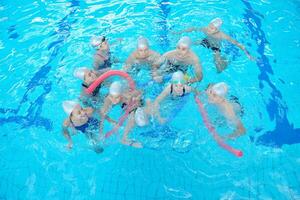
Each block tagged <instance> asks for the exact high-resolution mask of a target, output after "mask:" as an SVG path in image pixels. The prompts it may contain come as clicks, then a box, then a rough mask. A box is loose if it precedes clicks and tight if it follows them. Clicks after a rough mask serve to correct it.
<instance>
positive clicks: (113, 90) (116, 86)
mask: <svg viewBox="0 0 300 200" xmlns="http://www.w3.org/2000/svg"><path fill="white" fill-rule="evenodd" d="M121 92H122V84H121V82H120V81H114V82H113V83H112V84H111V85H110V87H109V94H110V95H113V96H116V95H120V94H121Z"/></svg>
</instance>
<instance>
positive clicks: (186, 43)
mask: <svg viewBox="0 0 300 200" xmlns="http://www.w3.org/2000/svg"><path fill="white" fill-rule="evenodd" d="M191 45H192V41H191V39H190V38H189V37H188V36H183V37H182V38H180V40H179V41H178V42H177V46H186V47H187V48H190V47H191Z"/></svg>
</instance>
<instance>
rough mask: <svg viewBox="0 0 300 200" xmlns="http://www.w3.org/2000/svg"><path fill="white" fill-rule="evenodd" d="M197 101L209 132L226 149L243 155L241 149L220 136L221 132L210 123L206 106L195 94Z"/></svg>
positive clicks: (236, 154) (239, 155) (240, 155)
mask: <svg viewBox="0 0 300 200" xmlns="http://www.w3.org/2000/svg"><path fill="white" fill-rule="evenodd" d="M195 101H196V104H197V105H198V108H199V111H200V114H201V116H202V119H203V122H204V124H205V126H206V128H207V129H208V130H209V133H210V134H211V135H212V136H213V137H214V139H215V140H216V142H217V143H218V144H219V145H220V146H221V147H222V148H224V149H225V150H227V151H229V152H230V153H232V154H234V155H235V156H237V157H242V156H243V152H242V151H241V150H237V149H234V148H233V147H231V146H229V145H227V144H226V143H225V142H224V141H223V140H222V138H221V137H220V136H219V134H218V133H217V132H216V130H215V128H214V127H213V125H212V124H211V123H210V121H209V119H208V116H207V113H206V111H205V109H204V106H203V104H202V102H201V101H200V99H199V98H198V97H197V96H195Z"/></svg>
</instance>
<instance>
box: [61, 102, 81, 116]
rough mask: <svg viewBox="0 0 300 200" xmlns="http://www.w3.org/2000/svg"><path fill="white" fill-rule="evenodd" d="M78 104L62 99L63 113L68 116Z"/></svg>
mask: <svg viewBox="0 0 300 200" xmlns="http://www.w3.org/2000/svg"><path fill="white" fill-rule="evenodd" d="M78 105H80V104H79V103H78V102H76V101H64V102H63V103H62V106H63V109H64V111H65V113H66V114H67V115H68V116H69V115H70V114H71V112H72V111H73V110H74V108H75V107H76V106H78Z"/></svg>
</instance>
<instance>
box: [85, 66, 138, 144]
mask: <svg viewBox="0 0 300 200" xmlns="http://www.w3.org/2000/svg"><path fill="white" fill-rule="evenodd" d="M111 76H121V77H123V78H125V79H126V80H127V81H128V85H129V88H130V90H131V91H133V90H135V84H134V81H133V80H132V78H131V77H130V76H129V75H128V74H127V73H126V72H123V71H120V70H110V71H108V72H105V73H104V74H102V75H101V76H99V77H98V78H97V79H96V80H95V81H94V82H93V83H92V84H91V85H90V86H89V87H88V88H87V89H86V90H85V92H86V93H87V94H91V93H93V91H94V90H95V89H96V88H97V87H98V85H100V84H101V83H102V82H103V81H104V80H105V79H107V78H108V77H111ZM131 107H132V106H131V105H128V106H127V107H126V111H125V114H124V115H123V116H121V117H120V119H119V122H118V126H115V127H114V128H113V129H112V130H111V131H108V132H107V133H106V134H105V138H108V137H109V136H111V135H112V134H113V133H114V132H116V131H117V130H118V129H119V127H120V126H122V124H123V123H124V121H125V119H126V118H127V116H128V114H129V112H130V111H131Z"/></svg>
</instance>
